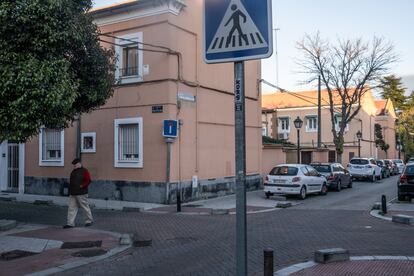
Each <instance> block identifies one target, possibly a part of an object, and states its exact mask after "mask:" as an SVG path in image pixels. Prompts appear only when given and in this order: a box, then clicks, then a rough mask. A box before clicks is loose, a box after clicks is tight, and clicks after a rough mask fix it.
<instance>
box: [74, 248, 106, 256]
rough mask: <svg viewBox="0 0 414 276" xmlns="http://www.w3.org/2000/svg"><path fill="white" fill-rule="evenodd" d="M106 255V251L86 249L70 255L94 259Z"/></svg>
mask: <svg viewBox="0 0 414 276" xmlns="http://www.w3.org/2000/svg"><path fill="white" fill-rule="evenodd" d="M103 254H106V250H103V249H86V250H81V251H78V252H75V253H73V254H72V256H73V257H95V256H100V255H103Z"/></svg>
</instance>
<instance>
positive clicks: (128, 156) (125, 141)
mask: <svg viewBox="0 0 414 276" xmlns="http://www.w3.org/2000/svg"><path fill="white" fill-rule="evenodd" d="M142 129H143V128H142V118H128V119H116V120H115V139H114V140H115V145H114V148H115V167H117V168H142V167H143V141H142V137H143V134H142Z"/></svg>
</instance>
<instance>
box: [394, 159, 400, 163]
mask: <svg viewBox="0 0 414 276" xmlns="http://www.w3.org/2000/svg"><path fill="white" fill-rule="evenodd" d="M394 162H395V163H402V160H398V159H395V160H394Z"/></svg>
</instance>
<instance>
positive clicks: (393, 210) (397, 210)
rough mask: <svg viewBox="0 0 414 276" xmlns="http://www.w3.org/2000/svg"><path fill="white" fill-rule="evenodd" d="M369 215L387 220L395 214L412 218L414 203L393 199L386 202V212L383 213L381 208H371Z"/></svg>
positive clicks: (390, 219)
mask: <svg viewBox="0 0 414 276" xmlns="http://www.w3.org/2000/svg"><path fill="white" fill-rule="evenodd" d="M371 215H372V216H374V217H376V218H380V219H383V220H387V221H392V217H393V216H396V215H405V216H409V217H413V218H414V203H410V202H400V201H396V200H393V201H391V202H390V203H389V204H387V213H386V214H383V213H382V211H381V210H378V209H377V210H375V209H374V210H372V211H371Z"/></svg>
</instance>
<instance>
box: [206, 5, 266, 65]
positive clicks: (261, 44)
mask: <svg viewBox="0 0 414 276" xmlns="http://www.w3.org/2000/svg"><path fill="white" fill-rule="evenodd" d="M203 34H204V40H203V47H204V60H205V62H207V63H221V62H234V61H243V60H249V59H261V58H267V57H269V56H271V55H272V49H273V45H272V41H273V40H272V10H271V0H205V1H204V32H203Z"/></svg>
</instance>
